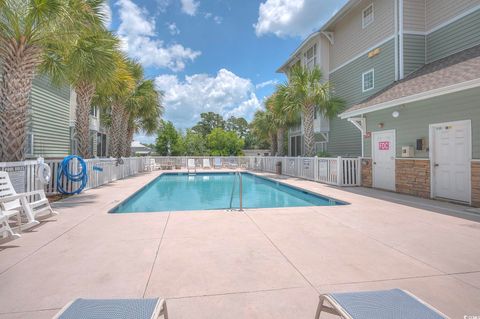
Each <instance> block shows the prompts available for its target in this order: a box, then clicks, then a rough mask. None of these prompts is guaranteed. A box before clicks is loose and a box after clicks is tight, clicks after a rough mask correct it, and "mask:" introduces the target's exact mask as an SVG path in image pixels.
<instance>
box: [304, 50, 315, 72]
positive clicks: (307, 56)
mask: <svg viewBox="0 0 480 319" xmlns="http://www.w3.org/2000/svg"><path fill="white" fill-rule="evenodd" d="M303 57H304V62H303V65H304V67H305V68H307V69H309V70H312V69H313V68H314V67H315V66H316V65H317V45H316V44H314V45H313V46H311V47H310V48H309V49H308V50H307V52H305V53H304V54H303Z"/></svg>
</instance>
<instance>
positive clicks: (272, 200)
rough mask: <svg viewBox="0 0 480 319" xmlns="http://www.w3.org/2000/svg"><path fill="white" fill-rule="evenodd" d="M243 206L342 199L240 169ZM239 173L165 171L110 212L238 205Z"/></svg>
mask: <svg viewBox="0 0 480 319" xmlns="http://www.w3.org/2000/svg"><path fill="white" fill-rule="evenodd" d="M240 176H241V178H242V185H243V187H242V189H243V191H242V199H243V201H242V202H243V208H269V207H301V206H333V205H344V204H345V203H343V202H340V201H337V200H334V199H331V198H328V197H323V196H319V195H316V194H313V193H309V192H306V191H303V190H300V189H297V188H293V187H290V186H287V185H285V184H282V183H279V182H276V181H272V180H270V179H266V178H263V177H259V176H256V175H253V174H250V173H244V172H242V173H241V175H240ZM240 176H239V175H235V174H234V173H197V174H196V175H188V174H186V173H165V174H162V175H161V176H159V177H158V178H156V179H155V180H154V181H152V182H151V183H149V184H148V185H146V186H145V187H144V188H142V189H141V190H140V191H138V192H137V193H135V194H134V195H133V196H131V197H130V198H128V199H127V200H125V201H124V202H123V203H121V204H120V205H118V206H117V207H115V208H114V209H113V210H112V211H111V212H112V213H134V212H166V211H185V210H211V209H238V208H239V206H240V194H239V188H240V187H239V178H240Z"/></svg>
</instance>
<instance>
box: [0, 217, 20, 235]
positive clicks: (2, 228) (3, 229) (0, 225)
mask: <svg viewBox="0 0 480 319" xmlns="http://www.w3.org/2000/svg"><path fill="white" fill-rule="evenodd" d="M17 214H19V213H18V212H15V211H14V212H4V211H3V210H0V238H4V239H5V238H12V239H16V238H20V237H21V236H20V235H19V234H17V233H15V232H14V231H13V230H12V228H11V227H10V224H9V223H8V220H9V218H10V216H11V215H17ZM18 220H19V222H20V216H18Z"/></svg>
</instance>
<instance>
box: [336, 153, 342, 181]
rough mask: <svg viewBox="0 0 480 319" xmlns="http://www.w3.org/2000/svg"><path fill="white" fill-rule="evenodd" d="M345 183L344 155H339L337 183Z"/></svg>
mask: <svg viewBox="0 0 480 319" xmlns="http://www.w3.org/2000/svg"><path fill="white" fill-rule="evenodd" d="M342 184H343V163H342V157H341V156H338V157H337V185H338V186H342Z"/></svg>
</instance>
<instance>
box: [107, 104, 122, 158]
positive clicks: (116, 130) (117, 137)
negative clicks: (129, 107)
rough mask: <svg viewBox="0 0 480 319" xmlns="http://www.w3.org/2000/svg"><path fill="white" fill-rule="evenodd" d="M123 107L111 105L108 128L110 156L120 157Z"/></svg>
mask: <svg viewBox="0 0 480 319" xmlns="http://www.w3.org/2000/svg"><path fill="white" fill-rule="evenodd" d="M124 113H125V107H124V106H123V105H122V104H121V103H118V102H114V103H113V104H112V124H111V126H110V134H109V135H110V156H113V157H116V158H118V157H121V156H122V151H121V142H122V136H121V132H122V119H123V114H124Z"/></svg>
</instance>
